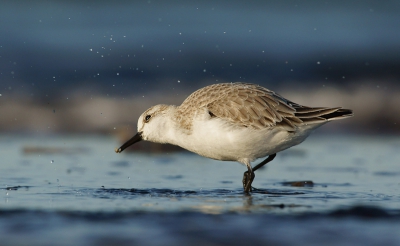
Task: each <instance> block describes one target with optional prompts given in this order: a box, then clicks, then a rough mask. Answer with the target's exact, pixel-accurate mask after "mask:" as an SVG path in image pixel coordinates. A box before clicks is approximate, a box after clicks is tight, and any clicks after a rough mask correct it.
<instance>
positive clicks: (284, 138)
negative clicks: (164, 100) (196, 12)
mask: <svg viewBox="0 0 400 246" xmlns="http://www.w3.org/2000/svg"><path fill="white" fill-rule="evenodd" d="M351 116H353V111H352V110H351V109H344V108H341V107H333V108H330V107H308V106H303V105H300V104H298V103H294V102H292V101H290V100H288V99H285V98H284V97H283V96H281V95H279V94H278V93H276V92H274V91H272V90H269V89H267V88H264V87H262V86H259V85H256V84H250V83H242V82H236V83H218V84H212V85H209V86H206V87H203V88H201V89H198V90H197V91H195V92H193V93H192V94H191V95H189V96H188V97H187V98H186V99H185V100H184V101H183V103H182V104H181V105H179V106H175V105H165V104H159V105H155V106H153V107H151V108H149V109H147V110H146V111H144V112H143V113H142V114H141V115H140V117H139V119H138V123H137V133H136V135H134V136H133V137H132V138H131V139H129V140H128V141H126V142H125V143H124V144H123V145H122V146H121V147H119V148H116V149H115V152H116V153H121V152H122V151H123V150H124V149H126V148H127V147H129V146H131V145H133V144H135V143H137V142H139V141H141V140H144V141H151V142H155V143H162V144H165V143H168V144H173V145H177V146H180V147H182V148H184V149H186V150H189V151H191V152H194V153H196V154H199V155H201V156H204V157H207V158H211V159H215V160H220V161H236V162H239V163H241V164H244V165H245V166H246V167H247V171H245V172H244V174H243V179H242V185H243V190H244V192H245V193H250V192H252V191H253V189H252V183H253V180H254V178H255V174H254V172H255V171H256V170H257V169H259V168H260V167H262V166H264V165H265V164H267V163H269V162H271V161H272V160H273V159H274V158H275V156H276V154H277V153H278V152H280V151H283V150H285V149H288V148H290V147H292V146H295V145H298V144H300V143H301V142H303V141H304V140H305V139H306V138H307V137H308V136H309V135H310V133H311V132H312V131H313V130H315V129H316V128H318V127H320V126H322V125H324V124H325V123H327V122H329V121H333V120H341V119H345V118H348V117H351ZM265 157H267V158H266V159H265V160H263V161H262V162H261V163H259V164H257V165H255V166H254V167H253V166H252V165H251V162H253V161H255V160H256V159H259V158H265Z"/></svg>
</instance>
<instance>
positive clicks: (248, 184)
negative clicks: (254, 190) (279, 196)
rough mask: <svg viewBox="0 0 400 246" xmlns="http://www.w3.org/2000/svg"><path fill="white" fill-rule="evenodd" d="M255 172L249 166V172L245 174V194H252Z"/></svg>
mask: <svg viewBox="0 0 400 246" xmlns="http://www.w3.org/2000/svg"><path fill="white" fill-rule="evenodd" d="M255 176H256V175H255V174H254V171H253V170H252V169H251V166H247V171H246V172H244V174H243V189H244V192H246V193H249V192H251V183H253V180H254V178H255Z"/></svg>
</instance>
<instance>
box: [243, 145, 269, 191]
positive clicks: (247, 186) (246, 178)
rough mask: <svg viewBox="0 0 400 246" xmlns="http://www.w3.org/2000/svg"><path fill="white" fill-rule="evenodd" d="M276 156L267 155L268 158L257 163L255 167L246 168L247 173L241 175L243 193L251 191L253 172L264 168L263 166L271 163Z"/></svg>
mask: <svg viewBox="0 0 400 246" xmlns="http://www.w3.org/2000/svg"><path fill="white" fill-rule="evenodd" d="M275 156H276V153H275V154H272V155H269V156H268V158H266V159H265V160H263V161H262V162H261V163H259V164H258V165H256V166H255V167H254V168H253V169H250V168H249V167H247V168H248V171H246V172H244V173H243V180H242V183H243V189H244V191H245V192H250V191H251V183H253V180H254V178H255V174H254V172H255V171H256V170H257V169H259V168H260V167H262V166H264V165H265V164H267V163H268V162H270V161H272V160H273V159H274V158H275Z"/></svg>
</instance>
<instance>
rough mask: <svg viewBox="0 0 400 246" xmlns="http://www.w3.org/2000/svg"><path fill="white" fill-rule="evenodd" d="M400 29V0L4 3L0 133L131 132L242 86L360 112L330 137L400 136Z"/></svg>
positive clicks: (1, 14) (330, 129) (330, 128)
mask: <svg viewBox="0 0 400 246" xmlns="http://www.w3.org/2000/svg"><path fill="white" fill-rule="evenodd" d="M399 27H400V2H399V1H372V0H363V1H341V0H332V1H298V0H288V1H246V2H244V1H207V0H205V1H153V0H151V1H85V0H83V1H27V0H26V1H23V0H21V1H2V2H1V8H0V132H3V133H4V132H14V133H37V134H53V133H106V134H113V133H116V134H121V132H129V134H132V133H133V132H134V131H135V130H136V129H135V128H136V121H137V119H138V117H139V115H140V114H141V113H142V112H143V111H144V110H146V109H147V108H148V107H150V106H152V105H154V104H158V103H168V104H176V105H179V104H180V103H181V102H182V101H183V100H184V99H185V98H186V97H187V96H188V95H189V94H190V93H191V92H193V91H194V90H196V89H198V88H201V87H203V86H206V85H209V84H213V83H219V82H236V81H242V82H250V83H256V84H260V85H262V86H265V87H267V88H269V89H271V90H274V91H276V92H278V93H279V94H281V95H283V96H284V97H286V98H288V99H290V100H292V101H295V102H297V103H300V104H303V105H308V106H332V107H333V106H342V107H346V108H351V109H353V110H354V113H355V116H354V117H353V118H351V119H347V120H344V121H340V122H335V123H334V124H328V125H327V126H324V127H322V128H321V130H320V131H322V132H333V131H335V132H336V131H341V132H345V133H350V132H353V133H359V134H391V133H397V134H398V133H399V132H400V128H399V124H400V122H399V115H400V107H399V106H400V90H399V88H400V31H399ZM122 134H125V133H122ZM129 134H128V135H129Z"/></svg>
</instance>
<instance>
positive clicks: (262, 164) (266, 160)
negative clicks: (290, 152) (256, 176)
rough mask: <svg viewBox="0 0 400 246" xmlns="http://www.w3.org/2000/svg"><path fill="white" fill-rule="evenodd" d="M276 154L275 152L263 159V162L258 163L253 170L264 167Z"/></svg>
mask: <svg viewBox="0 0 400 246" xmlns="http://www.w3.org/2000/svg"><path fill="white" fill-rule="evenodd" d="M275 156H276V153H275V154H272V155H269V156H268V158H267V159H265V160H263V161H262V162H260V164H258V165H257V166H255V167H254V168H253V172H255V171H256V170H257V169H259V168H260V167H263V166H264V165H265V164H267V163H268V162H270V161H272V160H273V159H274V158H275Z"/></svg>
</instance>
